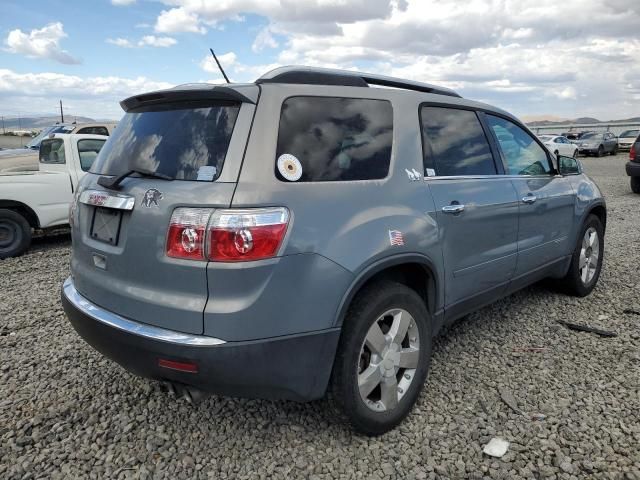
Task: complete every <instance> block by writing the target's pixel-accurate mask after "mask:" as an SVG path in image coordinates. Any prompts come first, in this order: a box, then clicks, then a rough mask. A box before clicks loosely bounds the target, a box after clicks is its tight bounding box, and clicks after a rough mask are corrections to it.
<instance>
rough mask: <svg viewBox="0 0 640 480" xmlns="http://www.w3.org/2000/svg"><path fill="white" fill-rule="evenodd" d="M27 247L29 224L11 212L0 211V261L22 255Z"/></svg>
mask: <svg viewBox="0 0 640 480" xmlns="http://www.w3.org/2000/svg"><path fill="white" fill-rule="evenodd" d="M29 245H31V225H29V222H27V220H26V219H25V218H24V217H23V216H22V215H20V214H19V213H17V212H14V211H13V210H7V209H4V208H2V209H0V259H2V258H9V257H17V256H18V255H22V254H23V253H24V251H25V250H26V249H27V248H29Z"/></svg>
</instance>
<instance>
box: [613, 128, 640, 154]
mask: <svg viewBox="0 0 640 480" xmlns="http://www.w3.org/2000/svg"><path fill="white" fill-rule="evenodd" d="M638 135H640V129H638V128H636V129H633V130H625V131H624V132H622V133H621V134H620V135H619V136H618V149H619V150H628V149H631V145H633V144H634V142H635V141H636V138H638Z"/></svg>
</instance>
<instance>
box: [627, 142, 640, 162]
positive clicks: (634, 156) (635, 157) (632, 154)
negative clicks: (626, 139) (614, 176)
mask: <svg viewBox="0 0 640 480" xmlns="http://www.w3.org/2000/svg"><path fill="white" fill-rule="evenodd" d="M637 145H638V142H635V143H634V144H633V145H631V150H629V160H631V161H632V162H640V155H639V154H638V153H639V152H637V151H636V146H637Z"/></svg>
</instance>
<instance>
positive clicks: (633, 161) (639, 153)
mask: <svg viewBox="0 0 640 480" xmlns="http://www.w3.org/2000/svg"><path fill="white" fill-rule="evenodd" d="M626 171H627V175H629V177H630V180H631V190H632V191H633V193H640V135H638V136H637V137H636V139H635V142H634V143H633V144H632V145H631V149H630V150H629V161H628V162H627V165H626Z"/></svg>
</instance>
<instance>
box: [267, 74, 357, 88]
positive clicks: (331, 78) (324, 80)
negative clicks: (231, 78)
mask: <svg viewBox="0 0 640 480" xmlns="http://www.w3.org/2000/svg"><path fill="white" fill-rule="evenodd" d="M262 83H294V84H303V85H335V86H342V87H368V86H369V84H368V83H367V82H366V81H365V80H364V79H363V78H362V77H356V76H354V75H339V74H334V73H325V72H306V71H297V72H284V73H281V74H279V75H276V76H275V77H273V78H260V79H258V80H256V84H258V85H260V84H262Z"/></svg>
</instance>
